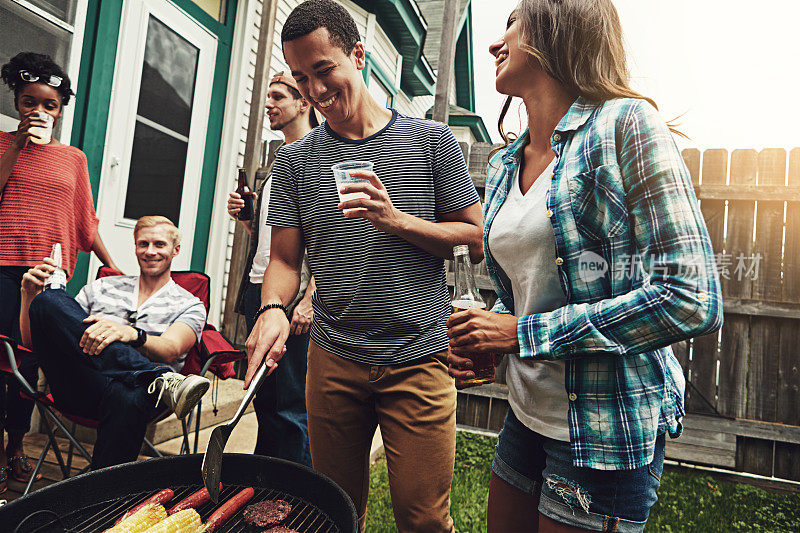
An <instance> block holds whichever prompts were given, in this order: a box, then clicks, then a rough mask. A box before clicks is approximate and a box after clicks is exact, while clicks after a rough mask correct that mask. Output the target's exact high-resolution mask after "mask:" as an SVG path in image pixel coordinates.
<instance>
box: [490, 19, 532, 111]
mask: <svg viewBox="0 0 800 533" xmlns="http://www.w3.org/2000/svg"><path fill="white" fill-rule="evenodd" d="M521 40H522V32H521V31H520V24H519V21H518V19H517V11H516V10H514V11H512V12H511V15H509V17H508V22H507V23H506V31H505V33H504V34H503V36H502V37H500V39H498V40H497V41H495V42H494V43H492V44H491V45H489V53H490V54H492V55H493V56H494V57H495V61H494V64H495V67H496V69H495V81H494V84H495V89H497V92H499V93H501V94H507V95H509V96H521V94H522V91H523V90H524V88H525V87H526V86H529V85H528V83H529V77H530V75H531V74H532V73H533V71H534V70H540V67H539V66H538V63H537V62H536V61H535V60H532V59H533V58H532V57H531V55H530V54H529V53H527V52H525V50H523V49H522V47H521V46H520V45H521Z"/></svg>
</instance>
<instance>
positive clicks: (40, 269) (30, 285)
mask: <svg viewBox="0 0 800 533" xmlns="http://www.w3.org/2000/svg"><path fill="white" fill-rule="evenodd" d="M55 269H56V262H55V261H53V260H52V259H51V258H49V257H45V258H44V262H43V263H42V264H40V265H36V266H35V267H33V268H30V269H28V271H27V272H26V273H25V274H23V276H22V286H21V287H20V292H21V293H22V297H23V298H27V299H28V300H32V299H33V298H34V297H35V296H36V295H37V294H39V293H40V292H42V290H44V285H45V282H46V281H47V279H48V278H49V277H50V275H51V274H52V273H53V272H54V271H55Z"/></svg>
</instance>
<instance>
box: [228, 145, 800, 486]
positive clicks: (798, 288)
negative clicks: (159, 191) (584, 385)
mask: <svg viewBox="0 0 800 533" xmlns="http://www.w3.org/2000/svg"><path fill="white" fill-rule="evenodd" d="M492 148H493V146H492V145H490V144H486V143H477V144H473V145H472V146H467V145H466V144H462V150H463V152H464V155H465V159H466V160H467V161H468V167H469V171H470V175H471V177H472V180H473V183H474V184H475V186H476V188H477V189H478V192H479V193H480V194H481V197H483V192H484V186H485V180H486V162H487V160H488V156H489V152H490V151H491V149H492ZM683 157H684V160H685V161H686V164H687V166H688V168H689V171H690V173H691V177H692V182H693V184H694V186H695V191H696V193H697V196H698V198H699V199H700V204H701V209H702V213H703V217H704V218H705V220H706V224H707V225H708V230H709V234H710V236H711V240H712V243H713V246H714V251H715V253H716V254H717V260H718V268H719V271H720V275H721V281H722V291H723V305H724V312H725V324H724V326H723V327H722V330H721V331H720V332H719V333H715V334H712V335H707V336H705V337H700V338H696V339H692V340H690V341H686V342H681V343H678V344H676V345H674V346H673V350H674V351H675V355H676V357H677V358H678V360H679V361H680V363H681V365H682V367H683V369H684V373H685V377H686V380H687V392H686V410H687V413H688V414H687V416H686V418H685V419H684V434H683V436H682V437H681V438H679V439H676V440H669V439H668V444H667V456H668V457H669V458H671V459H676V460H680V461H685V462H690V463H698V464H705V465H711V466H716V467H721V468H727V469H731V470H735V471H740V472H750V473H755V474H760V475H765V476H774V477H777V478H783V479H790V480H800V148H795V149H794V150H792V151H791V153H790V154H788V156H787V152H786V151H785V150H783V149H765V150H762V151H760V152H757V151H755V150H734V151H733V152H731V153H729V152H728V151H727V150H717V149H713V150H706V151H705V152H703V153H701V152H700V151H699V150H695V149H689V150H684V152H683ZM448 269H450V266H449V265H448ZM239 275H240V274H239V273H235V272H234V270H233V269H232V271H231V276H232V278H233V277H235V278H236V279H237V281H238V276H239ZM476 278H477V282H478V286H479V287H480V288H481V289H482V292H483V293H484V295H485V297H486V298H487V300H489V303H491V302H493V301H494V299H495V295H494V292H493V290H492V284H491V282H490V280H489V278H488V276H487V272H486V267H485V265H484V264H483V263H481V264H480V265H477V272H476ZM448 282H449V283H451V284H452V274H449V275H448ZM229 296H230V293H229ZM228 316H231V315H228V314H227V313H226V331H231V332H233V331H237V330H238V331H239V332H241V326H240V325H238V324H235V322H230V321H229V320H228V319H227V317H228ZM237 326H238V327H237ZM237 338H241V334H240V335H238V336H237ZM504 374H505V373H504V367H503V366H501V367H499V368H498V381H497V383H496V384H493V385H489V386H484V387H479V388H476V389H471V390H468V391H464V392H460V393H459V401H458V412H457V421H458V423H459V424H460V425H462V426H465V427H471V428H479V429H483V430H488V431H499V429H500V428H501V427H502V423H503V419H504V417H505V414H506V411H507V409H508V403H507V401H506V398H507V392H508V390H507V388H506V386H505V384H504V383H503V381H504V379H503V377H504Z"/></svg>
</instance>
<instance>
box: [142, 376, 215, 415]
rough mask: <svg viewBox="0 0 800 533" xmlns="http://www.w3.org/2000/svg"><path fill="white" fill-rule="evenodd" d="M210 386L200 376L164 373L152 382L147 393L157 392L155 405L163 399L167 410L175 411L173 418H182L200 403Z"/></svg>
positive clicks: (208, 382) (209, 383)
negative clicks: (167, 407)
mask: <svg viewBox="0 0 800 533" xmlns="http://www.w3.org/2000/svg"><path fill="white" fill-rule="evenodd" d="M210 385H211V382H210V381H208V380H207V379H206V378H204V377H201V376H197V375H194V374H193V375H190V376H184V375H182V374H178V373H177V372H165V373H164V374H161V375H160V376H158V377H157V378H156V379H154V380H153V382H152V383H151V384H150V386H149V387H147V392H149V393H150V394H154V393H155V392H156V391H158V399H156V405H158V402H160V401H161V398H162V397H163V398H164V401H165V403H166V404H167V405H168V406H169V408H170V409H172V410H173V411H175V416H177V417H178V418H183V417H185V416H186V415H187V414H189V411H191V410H192V409H194V407H195V406H196V405H197V404H198V403H200V400H201V399H202V398H203V395H204V394H205V393H206V391H207V390H208V387H209V386H210Z"/></svg>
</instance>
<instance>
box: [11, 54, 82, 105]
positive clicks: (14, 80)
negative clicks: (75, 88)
mask: <svg viewBox="0 0 800 533" xmlns="http://www.w3.org/2000/svg"><path fill="white" fill-rule="evenodd" d="M20 70H27V71H28V72H30V73H31V74H33V75H36V76H40V77H43V78H46V77H47V76H58V77H59V78H61V85H59V86H58V87H54V89H55V90H56V91H58V94H59V95H60V96H61V105H67V104H68V103H69V99H70V97H72V96H73V95H74V94H75V93H74V92H72V89H71V88H70V85H71V84H72V83H71V82H70V80H69V76H67V73H66V72H64V69H62V68H61V67H60V66H58V64H57V63H56V62H55V61H53V59H52V58H51V57H50V56H48V55H44V54H36V53H34V52H21V53H19V54H17V55H15V56H14V57H12V58H11V60H10V61H9V62H8V63H6V64H5V65H3V68H2V69H1V70H0V77H2V78H3V81H4V82H5V83H6V85H8V86H9V88H10V89H11V90H12V91H14V100H16V99H17V98H19V93H20V92H22V89H23V88H24V87H26V86H27V85H30V84H31V83H41V82H28V81H25V80H23V79H22V78H21V77H20V75H19V71H20Z"/></svg>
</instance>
